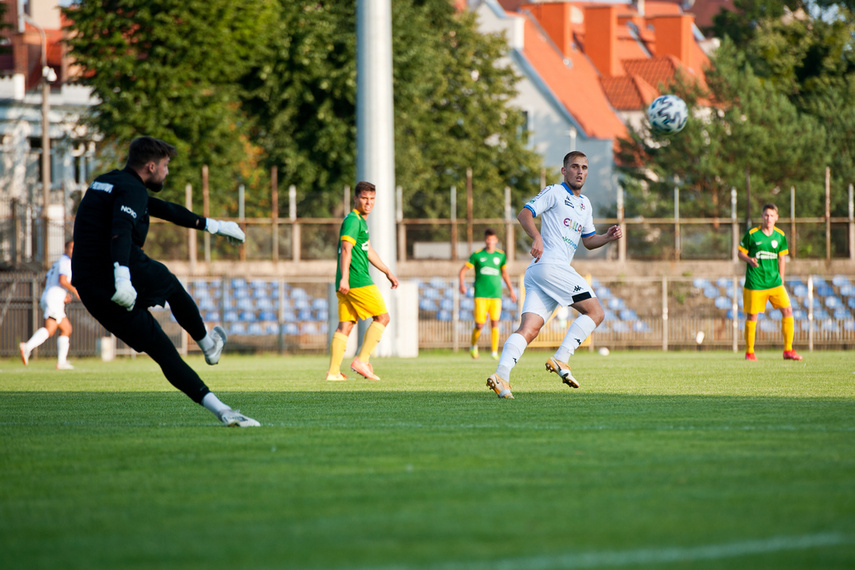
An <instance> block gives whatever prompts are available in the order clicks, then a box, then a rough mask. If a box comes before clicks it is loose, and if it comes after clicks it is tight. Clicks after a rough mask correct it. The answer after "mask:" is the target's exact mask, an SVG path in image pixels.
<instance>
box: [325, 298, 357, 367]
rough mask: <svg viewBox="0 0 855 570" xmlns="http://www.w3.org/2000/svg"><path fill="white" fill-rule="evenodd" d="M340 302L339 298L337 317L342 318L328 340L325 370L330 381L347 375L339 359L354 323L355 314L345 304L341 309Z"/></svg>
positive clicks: (345, 348) (345, 347)
mask: <svg viewBox="0 0 855 570" xmlns="http://www.w3.org/2000/svg"><path fill="white" fill-rule="evenodd" d="M339 295H340V293H339ZM342 303H343V301H342V300H341V299H339V319H344V320H340V321H339V323H338V328H336V330H335V332H334V333H333V336H332V340H330V367H329V369H328V370H327V380H329V381H331V382H336V381H341V380H347V376H345V375H344V374H342V373H341V361H342V360H344V352H345V350H347V339H348V337H349V336H350V332H351V331H352V330H353V326H354V325H355V324H356V314H355V313H352V312H351V311H350V309H349V307H347V306H345V307H344V311H343V310H342Z"/></svg>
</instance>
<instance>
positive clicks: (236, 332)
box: [229, 323, 246, 336]
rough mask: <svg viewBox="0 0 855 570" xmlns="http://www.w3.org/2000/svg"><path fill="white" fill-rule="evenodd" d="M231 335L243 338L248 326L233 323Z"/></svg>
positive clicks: (230, 328)
mask: <svg viewBox="0 0 855 570" xmlns="http://www.w3.org/2000/svg"><path fill="white" fill-rule="evenodd" d="M229 334H230V335H233V336H243V335H245V334H246V325H245V324H243V323H232V325H231V326H230V327H229Z"/></svg>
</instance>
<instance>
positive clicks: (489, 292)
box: [466, 249, 507, 299]
mask: <svg viewBox="0 0 855 570" xmlns="http://www.w3.org/2000/svg"><path fill="white" fill-rule="evenodd" d="M506 263H507V256H506V255H505V252H504V251H501V250H498V249H497V250H496V251H494V252H493V253H487V250H486V249H482V250H481V251H476V252H475V253H473V254H472V255H470V256H469V261H467V262H466V267H474V268H475V296H476V297H478V298H481V299H501V298H502V269H504V267H505V264H506Z"/></svg>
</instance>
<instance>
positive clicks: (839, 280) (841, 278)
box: [831, 275, 851, 287]
mask: <svg viewBox="0 0 855 570" xmlns="http://www.w3.org/2000/svg"><path fill="white" fill-rule="evenodd" d="M831 284H832V285H834V286H835V287H843V286H844V285H850V284H851V283H850V282H849V278H848V277H846V276H845V275H835V276H834V277H832V278H831Z"/></svg>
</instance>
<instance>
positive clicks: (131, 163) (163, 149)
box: [127, 137, 178, 192]
mask: <svg viewBox="0 0 855 570" xmlns="http://www.w3.org/2000/svg"><path fill="white" fill-rule="evenodd" d="M176 154H178V153H177V151H176V150H175V147H174V146H172V145H171V144H169V143H166V142H163V141H162V140H160V139H156V138H154V137H139V138H136V139H134V140H133V141H131V146H130V147H129V148H128V163H127V167H128V168H130V169H132V170H134V171H136V173H137V174H139V175H140V178H142V179H143V182H144V183H145V185H146V188H148V189H149V190H151V191H152V192H160V191H161V190H163V182H164V181H165V180H166V176H167V175H168V174H169V161H170V160H171V159H172V157H174V156H175V155H176Z"/></svg>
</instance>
